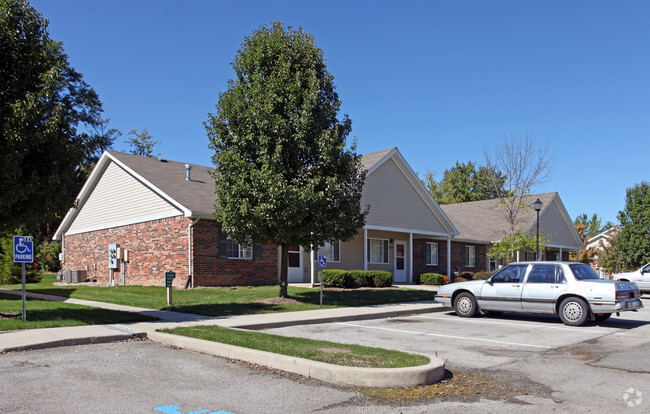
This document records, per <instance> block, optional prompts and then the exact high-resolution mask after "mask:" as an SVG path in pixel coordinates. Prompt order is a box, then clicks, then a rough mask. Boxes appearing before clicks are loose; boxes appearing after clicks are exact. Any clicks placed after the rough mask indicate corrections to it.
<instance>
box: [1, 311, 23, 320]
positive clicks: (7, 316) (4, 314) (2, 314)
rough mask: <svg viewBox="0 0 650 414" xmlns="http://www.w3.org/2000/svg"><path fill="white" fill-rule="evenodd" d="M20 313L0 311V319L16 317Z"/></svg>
mask: <svg viewBox="0 0 650 414" xmlns="http://www.w3.org/2000/svg"><path fill="white" fill-rule="evenodd" d="M19 316H20V313H2V312H0V319H16V318H17V317H19Z"/></svg>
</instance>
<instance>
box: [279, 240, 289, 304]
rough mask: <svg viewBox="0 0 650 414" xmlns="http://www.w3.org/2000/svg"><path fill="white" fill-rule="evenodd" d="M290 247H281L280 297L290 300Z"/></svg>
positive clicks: (283, 245)
mask: <svg viewBox="0 0 650 414" xmlns="http://www.w3.org/2000/svg"><path fill="white" fill-rule="evenodd" d="M288 273H289V246H287V245H286V244H284V243H283V244H281V245H280V297H281V298H288V297H289V292H288V287H289V282H288V279H289V278H288Z"/></svg>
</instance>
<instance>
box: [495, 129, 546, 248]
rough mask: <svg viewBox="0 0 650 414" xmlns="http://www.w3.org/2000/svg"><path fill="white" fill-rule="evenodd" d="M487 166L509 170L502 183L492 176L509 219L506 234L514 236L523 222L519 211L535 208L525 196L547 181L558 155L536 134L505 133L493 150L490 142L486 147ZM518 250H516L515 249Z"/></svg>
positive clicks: (500, 170) (500, 202)
mask: <svg viewBox="0 0 650 414" xmlns="http://www.w3.org/2000/svg"><path fill="white" fill-rule="evenodd" d="M483 153H484V155H485V163H486V167H487V168H488V169H490V170H491V171H499V172H502V173H503V174H505V176H506V180H505V183H504V184H501V182H500V181H499V180H497V179H496V178H495V177H497V175H493V176H492V177H489V176H488V181H489V185H490V187H491V189H492V190H493V191H494V194H495V195H496V198H498V199H499V204H500V205H501V208H502V212H503V217H504V218H505V219H506V222H507V223H508V224H507V226H508V227H507V229H505V231H504V232H505V235H506V236H509V237H514V236H515V234H516V232H517V225H518V223H519V214H520V213H521V212H522V211H523V210H525V209H530V208H532V207H531V206H529V205H526V204H525V203H524V198H525V197H526V196H527V195H528V194H530V191H531V190H532V189H533V188H534V187H535V186H537V185H539V184H542V183H545V182H546V181H547V180H548V179H549V177H550V175H551V171H552V166H553V163H554V158H553V157H552V156H551V155H550V154H549V150H548V147H547V146H545V147H542V146H538V145H537V144H536V143H535V138H534V136H533V135H532V134H530V133H526V135H524V136H520V137H514V136H510V137H509V138H508V137H504V138H503V139H502V141H501V143H500V144H499V145H497V146H496V147H494V149H493V153H491V152H490V150H489V149H488V147H487V146H486V147H485V148H484V150H483ZM512 253H513V254H514V251H513V252H512Z"/></svg>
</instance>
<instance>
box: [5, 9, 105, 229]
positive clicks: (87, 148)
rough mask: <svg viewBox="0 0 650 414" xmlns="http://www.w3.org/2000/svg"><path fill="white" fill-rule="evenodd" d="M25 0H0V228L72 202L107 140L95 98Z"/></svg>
mask: <svg viewBox="0 0 650 414" xmlns="http://www.w3.org/2000/svg"><path fill="white" fill-rule="evenodd" d="M47 26H48V22H47V20H46V19H45V18H44V17H43V16H42V15H41V14H40V13H38V12H37V11H36V10H35V9H33V8H32V7H31V6H30V5H29V3H27V1H25V0H2V1H1V2H0V148H2V151H0V194H2V197H0V231H9V230H13V229H14V228H15V227H18V226H19V225H21V224H23V225H26V226H27V227H28V228H30V229H32V228H37V227H38V225H39V224H41V223H44V222H50V221H52V220H53V219H55V218H56V217H57V216H59V215H61V214H62V213H63V212H65V211H67V209H68V208H69V207H71V206H72V205H73V203H74V200H75V196H76V194H77V193H78V191H79V189H80V188H81V186H82V184H83V181H84V178H85V177H84V176H83V171H82V168H81V167H82V166H83V165H84V164H86V163H87V162H89V160H90V159H92V158H93V157H96V156H97V154H101V152H102V151H103V150H104V149H106V148H107V147H108V146H110V140H108V141H107V140H106V139H105V138H106V137H99V136H97V135H96V134H94V133H93V131H92V128H93V127H95V126H97V125H99V124H100V122H101V118H100V114H101V112H102V105H101V102H100V100H99V97H98V96H97V94H96V93H95V91H94V90H93V89H92V88H90V87H89V86H88V85H87V84H86V82H84V80H83V77H82V75H81V74H80V73H78V72H77V71H75V70H74V69H73V68H72V67H71V66H70V64H69V63H68V57H67V56H66V54H65V53H64V52H63V47H62V44H61V43H60V42H56V41H54V40H52V39H50V37H49V33H48V29H47Z"/></svg>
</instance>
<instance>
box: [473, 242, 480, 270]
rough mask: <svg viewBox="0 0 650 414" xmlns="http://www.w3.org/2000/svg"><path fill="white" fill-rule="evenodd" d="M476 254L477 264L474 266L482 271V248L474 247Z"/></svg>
mask: <svg viewBox="0 0 650 414" xmlns="http://www.w3.org/2000/svg"><path fill="white" fill-rule="evenodd" d="M474 249H476V250H475V252H476V263H474V265H475V266H476V267H477V268H479V269H480V267H481V248H480V247H479V246H476V247H474Z"/></svg>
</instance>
